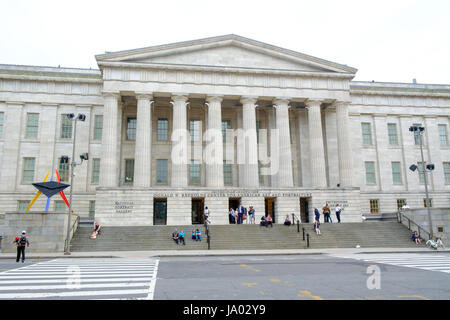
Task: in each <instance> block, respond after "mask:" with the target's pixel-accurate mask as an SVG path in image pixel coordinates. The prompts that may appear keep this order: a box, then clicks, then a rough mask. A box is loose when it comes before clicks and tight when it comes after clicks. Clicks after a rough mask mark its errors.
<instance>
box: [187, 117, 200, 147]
mask: <svg viewBox="0 0 450 320" xmlns="http://www.w3.org/2000/svg"><path fill="white" fill-rule="evenodd" d="M200 125H201V121H200V120H190V121H189V132H190V134H191V141H194V142H196V141H200Z"/></svg>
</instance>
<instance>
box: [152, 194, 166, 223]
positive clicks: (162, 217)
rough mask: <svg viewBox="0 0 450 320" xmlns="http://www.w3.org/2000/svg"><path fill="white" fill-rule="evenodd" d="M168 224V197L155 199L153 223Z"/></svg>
mask: <svg viewBox="0 0 450 320" xmlns="http://www.w3.org/2000/svg"><path fill="white" fill-rule="evenodd" d="M166 224H167V199H155V200H153V225H166Z"/></svg>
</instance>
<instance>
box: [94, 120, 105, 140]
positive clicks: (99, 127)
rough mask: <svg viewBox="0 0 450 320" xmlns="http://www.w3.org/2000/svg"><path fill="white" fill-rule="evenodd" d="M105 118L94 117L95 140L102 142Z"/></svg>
mask: <svg viewBox="0 0 450 320" xmlns="http://www.w3.org/2000/svg"><path fill="white" fill-rule="evenodd" d="M102 132H103V116H102V115H100V114H97V115H95V117H94V140H102Z"/></svg>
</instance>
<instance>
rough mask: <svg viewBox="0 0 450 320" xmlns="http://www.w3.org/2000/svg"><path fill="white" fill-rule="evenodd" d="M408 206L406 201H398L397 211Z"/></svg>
mask: <svg viewBox="0 0 450 320" xmlns="http://www.w3.org/2000/svg"><path fill="white" fill-rule="evenodd" d="M404 205H406V199H397V209H398V210H400V209H401V208H403V206H404Z"/></svg>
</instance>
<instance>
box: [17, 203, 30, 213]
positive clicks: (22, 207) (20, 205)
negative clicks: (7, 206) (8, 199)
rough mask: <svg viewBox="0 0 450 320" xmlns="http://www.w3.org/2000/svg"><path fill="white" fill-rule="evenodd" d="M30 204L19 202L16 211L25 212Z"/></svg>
mask: <svg viewBox="0 0 450 320" xmlns="http://www.w3.org/2000/svg"><path fill="white" fill-rule="evenodd" d="M30 202H31V201H28V200H19V201H17V211H18V212H25V210H27V208H28V206H29V204H30Z"/></svg>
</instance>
